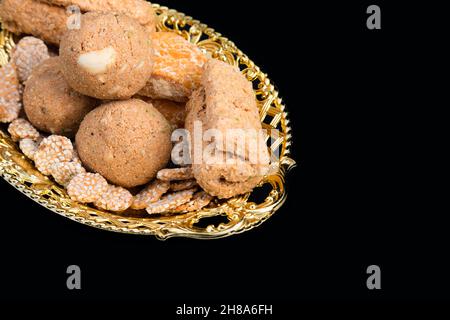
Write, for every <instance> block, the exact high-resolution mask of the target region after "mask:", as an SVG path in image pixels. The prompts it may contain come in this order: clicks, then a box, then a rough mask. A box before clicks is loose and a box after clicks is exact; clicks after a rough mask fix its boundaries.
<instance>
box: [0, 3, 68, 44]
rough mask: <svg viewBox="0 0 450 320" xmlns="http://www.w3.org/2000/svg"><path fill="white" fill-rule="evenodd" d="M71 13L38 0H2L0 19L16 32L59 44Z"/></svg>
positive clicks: (5, 25) (10, 29) (4, 24)
mask: <svg viewBox="0 0 450 320" xmlns="http://www.w3.org/2000/svg"><path fill="white" fill-rule="evenodd" d="M68 17H69V14H68V13H67V12H66V9H65V8H62V7H57V6H52V5H49V4H47V3H44V2H40V1H36V0H2V1H1V3H0V19H1V20H2V24H3V27H5V28H6V29H8V30H9V31H11V32H14V33H17V34H19V33H25V34H31V35H33V36H35V37H38V38H40V39H42V40H44V41H45V42H49V43H52V44H55V45H58V44H59V42H60V40H61V37H62V35H63V34H64V32H65V31H66V29H67V24H66V23H67V18H68Z"/></svg>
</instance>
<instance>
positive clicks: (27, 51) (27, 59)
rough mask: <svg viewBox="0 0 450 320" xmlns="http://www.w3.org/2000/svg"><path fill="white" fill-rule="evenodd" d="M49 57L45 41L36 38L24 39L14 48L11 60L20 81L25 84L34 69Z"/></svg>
mask: <svg viewBox="0 0 450 320" xmlns="http://www.w3.org/2000/svg"><path fill="white" fill-rule="evenodd" d="M49 57H50V56H49V53H48V48H47V46H46V45H45V43H44V41H42V40H41V39H38V38H35V37H24V38H22V39H20V41H19V42H18V43H17V45H16V47H15V48H14V51H13V53H12V56H11V59H12V61H13V62H14V65H15V66H16V68H17V74H18V76H19V80H20V81H21V82H25V81H26V80H27V79H28V78H29V77H30V75H31V72H32V71H33V69H34V68H35V67H37V66H38V65H40V64H41V63H42V62H43V61H44V60H46V59H48V58H49Z"/></svg>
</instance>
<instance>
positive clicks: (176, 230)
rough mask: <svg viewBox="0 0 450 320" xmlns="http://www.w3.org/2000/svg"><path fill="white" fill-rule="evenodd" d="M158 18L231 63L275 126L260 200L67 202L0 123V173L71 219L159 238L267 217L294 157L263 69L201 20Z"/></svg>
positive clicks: (4, 43) (219, 231) (206, 235)
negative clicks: (190, 205)
mask: <svg viewBox="0 0 450 320" xmlns="http://www.w3.org/2000/svg"><path fill="white" fill-rule="evenodd" d="M153 6H154V8H155V9H156V12H157V15H158V18H159V23H158V26H157V28H158V30H164V31H171V32H176V33H178V34H181V35H182V36H183V37H185V38H186V39H187V40H189V41H190V42H192V43H194V44H196V45H198V46H199V47H200V48H201V49H202V50H204V52H205V53H207V54H209V55H210V56H212V57H213V58H216V59H220V60H222V61H225V62H227V63H229V64H232V65H236V66H238V67H239V68H240V70H242V72H243V74H245V75H246V77H247V78H248V79H249V80H250V81H252V82H253V83H254V88H256V89H255V94H256V97H257V100H258V105H259V108H260V116H261V122H262V124H263V127H264V128H265V129H276V130H275V131H274V130H272V131H271V132H272V133H274V136H273V137H272V138H273V139H269V138H270V137H269V135H268V136H267V142H268V144H270V145H268V148H269V150H270V151H271V152H274V151H275V150H278V151H279V154H280V158H279V161H278V162H277V163H276V168H275V170H274V172H275V173H273V174H271V175H269V176H267V177H265V179H264V181H263V182H262V183H261V185H263V184H268V185H269V186H270V191H269V193H268V194H267V195H266V196H265V197H264V196H262V197H261V198H262V199H261V200H260V201H250V199H249V198H250V197H251V194H246V195H242V196H239V197H234V198H232V199H229V200H226V201H218V200H215V201H214V202H213V203H212V204H211V205H210V206H209V207H207V208H204V209H202V210H200V211H197V212H190V213H184V214H170V215H169V214H168V215H160V216H148V215H145V214H142V213H136V212H125V213H123V214H116V213H111V212H107V211H102V210H97V209H95V208H92V207H89V206H85V205H82V204H79V203H77V202H74V201H72V200H71V199H70V198H69V197H68V196H67V193H66V191H65V190H64V189H63V188H61V187H60V186H58V185H57V184H56V183H55V182H54V181H53V180H51V179H49V178H48V177H45V176H43V175H42V174H41V173H39V172H38V171H37V170H36V169H35V167H34V165H33V163H32V162H31V161H29V160H28V159H27V158H26V157H25V156H24V155H23V154H22V153H21V151H20V150H19V149H18V148H17V145H16V144H15V143H14V142H13V141H12V140H11V138H10V137H9V135H8V133H7V131H6V130H5V127H2V128H0V175H1V176H2V177H3V178H4V179H5V180H6V181H7V182H9V183H10V184H11V185H12V186H14V187H15V188H16V189H18V190H19V191H20V192H22V193H23V194H25V195H26V196H28V197H29V198H31V199H33V200H34V201H36V202H38V203H39V204H41V205H42V206H44V207H46V208H48V209H49V210H51V211H53V212H56V213H58V214H60V215H62V216H64V217H67V218H69V219H72V220H74V221H77V222H80V223H83V224H86V225H89V226H93V227H97V228H101V229H105V230H109V231H115V232H123V233H130V234H141V235H154V236H156V237H157V238H159V239H167V238H169V237H174V236H181V237H191V238H198V239H213V238H221V237H226V236H230V235H233V234H236V233H240V232H244V231H246V230H249V229H252V228H254V227H256V226H258V225H259V224H261V223H262V222H264V221H265V220H267V219H268V218H269V217H270V216H271V215H272V214H273V213H274V212H275V211H276V210H277V209H278V208H279V207H280V206H281V205H282V204H283V203H284V201H285V199H286V196H287V193H286V188H285V176H286V174H287V172H288V171H289V169H290V168H292V167H293V166H294V165H295V162H294V161H293V160H292V159H291V158H289V147H290V143H291V135H290V127H289V121H288V119H287V113H286V111H285V107H284V105H283V103H282V101H281V98H280V97H279V96H278V92H277V91H276V90H275V88H274V86H273V84H272V83H271V81H270V80H269V78H268V77H267V75H266V74H264V73H263V72H262V71H261V70H260V68H259V67H258V66H256V65H255V64H254V63H253V62H252V61H251V60H250V59H249V58H248V57H247V56H246V55H245V54H244V53H243V52H242V51H240V50H239V49H238V48H237V47H236V46H235V44H234V43H233V42H232V41H230V40H228V39H227V38H225V37H223V36H222V35H221V34H220V33H217V32H215V31H214V30H213V29H211V28H209V27H208V26H207V25H205V24H202V23H200V22H199V21H197V20H194V19H193V18H191V17H189V16H186V15H184V14H183V13H179V12H177V11H175V10H172V9H168V8H167V7H162V6H159V5H157V4H154V5H153ZM13 47H14V39H13V36H12V34H11V33H9V32H8V31H6V30H1V31H0V65H4V64H5V63H7V61H8V59H9V56H10V53H11V50H12V48H13ZM216 216H222V217H225V218H226V220H227V222H224V223H220V224H218V225H216V226H215V225H213V224H210V225H208V226H206V227H200V226H199V224H198V222H199V221H202V219H204V218H209V217H216Z"/></svg>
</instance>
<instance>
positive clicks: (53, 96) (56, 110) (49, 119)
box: [23, 57, 98, 137]
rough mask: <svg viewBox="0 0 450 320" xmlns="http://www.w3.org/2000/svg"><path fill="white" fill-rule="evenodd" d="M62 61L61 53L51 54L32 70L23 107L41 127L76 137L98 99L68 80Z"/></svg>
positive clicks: (44, 129)
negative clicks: (75, 87)
mask: <svg viewBox="0 0 450 320" xmlns="http://www.w3.org/2000/svg"><path fill="white" fill-rule="evenodd" d="M60 63H61V61H60V58H59V57H53V58H49V59H47V60H45V61H44V62H43V63H41V64H40V65H39V66H38V67H36V68H35V69H34V70H33V72H32V74H31V76H30V77H29V78H28V80H27V82H26V85H25V90H24V94H23V102H24V109H25V113H26V115H27V117H28V119H29V120H30V122H31V123H32V124H33V125H34V126H35V127H36V128H38V129H39V130H41V131H44V132H48V133H51V134H58V135H65V136H68V137H73V136H74V135H75V133H76V132H77V130H78V127H79V125H80V123H81V121H82V120H83V118H84V117H85V116H86V114H88V113H89V111H91V110H92V109H93V108H94V107H96V106H97V104H98V102H97V100H95V99H93V98H90V97H87V96H84V95H82V94H80V93H78V92H76V91H74V90H73V89H72V88H71V87H70V86H69V85H68V84H67V82H66V81H65V80H64V77H63V75H62V72H61V68H60Z"/></svg>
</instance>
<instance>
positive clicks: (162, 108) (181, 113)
mask: <svg viewBox="0 0 450 320" xmlns="http://www.w3.org/2000/svg"><path fill="white" fill-rule="evenodd" d="M136 98H138V99H141V100H143V101H145V102H147V103H151V104H152V105H153V106H154V107H155V108H156V110H158V111H159V112H161V114H162V115H163V116H164V118H166V119H167V121H169V123H170V124H171V125H172V127H173V128H174V129H178V128H184V121H185V119H186V104H185V103H183V102H176V101H171V100H165V99H152V98H149V97H144V96H137V97H136Z"/></svg>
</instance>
